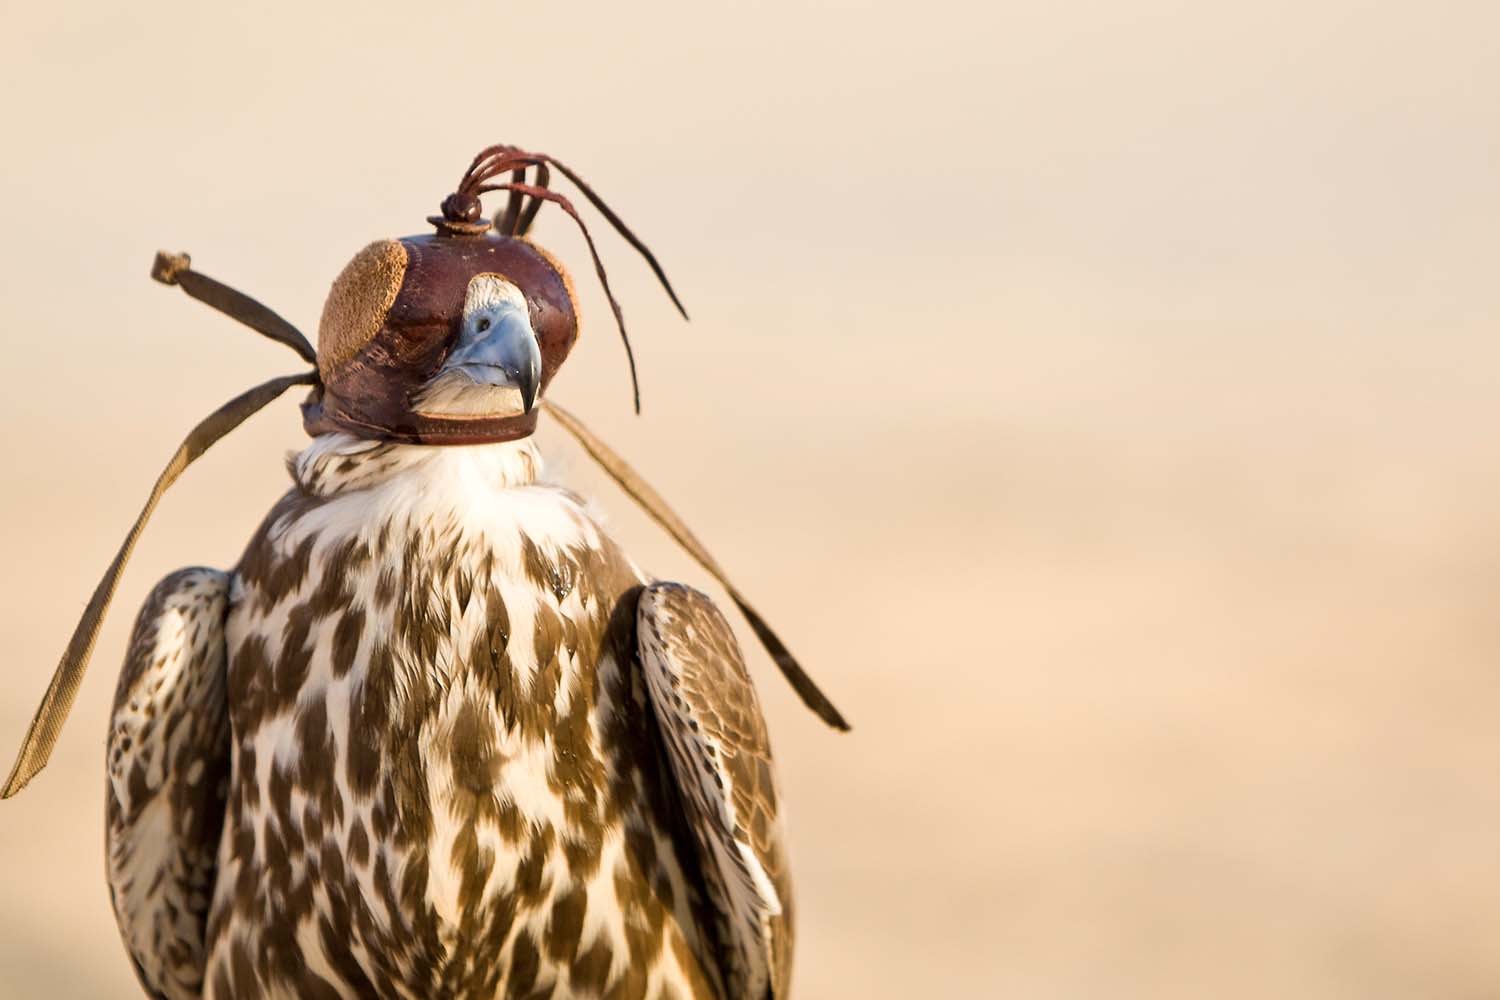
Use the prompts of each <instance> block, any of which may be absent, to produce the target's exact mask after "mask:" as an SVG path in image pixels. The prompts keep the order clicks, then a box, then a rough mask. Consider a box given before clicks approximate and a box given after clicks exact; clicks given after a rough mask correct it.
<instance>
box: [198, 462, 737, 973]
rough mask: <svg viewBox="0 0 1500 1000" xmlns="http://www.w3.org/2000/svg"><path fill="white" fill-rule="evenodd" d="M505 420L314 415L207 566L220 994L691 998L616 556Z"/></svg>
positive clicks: (624, 572) (693, 962) (681, 852)
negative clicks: (490, 434) (337, 423)
mask: <svg viewBox="0 0 1500 1000" xmlns="http://www.w3.org/2000/svg"><path fill="white" fill-rule="evenodd" d="M538 465H539V460H538V457H537V453H536V451H535V449H534V447H533V446H532V444H531V443H530V441H529V440H523V441H519V442H514V443H505V444H495V445H486V446H480V447H467V448H441V447H426V446H418V445H400V444H391V443H383V444H381V443H373V442H369V441H360V440H357V439H354V438H351V437H347V436H344V435H341V434H330V435H324V436H323V437H321V438H319V439H317V441H316V442H315V443H314V444H313V445H312V446H311V447H310V448H309V449H308V450H307V451H305V452H304V453H303V454H302V455H300V456H299V457H298V458H297V459H296V460H295V461H294V463H293V466H292V470H293V475H294V478H295V480H296V483H297V487H296V489H294V490H293V491H291V492H289V493H288V494H287V496H286V497H285V498H283V500H282V501H281V502H280V503H279V504H278V505H277V506H276V508H275V509H274V510H273V511H272V512H271V514H270V515H269V516H268V517H267V519H266V521H265V523H264V525H263V526H262V528H261V529H260V530H259V532H258V533H257V534H256V536H255V538H254V539H253V540H252V541H251V543H250V545H249V548H248V549H247V551H246V553H245V556H244V558H243V560H242V562H241V564H240V566H239V567H238V570H237V573H236V576H235V578H234V580H233V582H232V584H231V587H230V599H229V613H228V617H227V621H226V626H225V635H226V639H227V642H226V646H227V649H228V653H229V665H228V695H229V698H228V700H229V705H230V718H231V724H232V735H231V742H232V773H231V779H230V790H229V799H228V804H227V805H228V808H227V812H226V819H225V830H224V835H223V838H222V842H221V850H220V856H219V866H220V871H219V875H218V880H217V889H216V893H215V897H214V900H213V905H212V912H211V916H210V919H209V926H208V941H207V948H208V950H209V955H208V962H207V968H206V984H207V985H208V987H209V988H210V991H211V993H213V994H217V995H221V996H231V995H232V996H262V995H284V996H308V995H323V994H322V993H319V992H317V991H318V990H323V991H324V992H328V991H329V990H331V991H332V993H330V994H329V995H344V996H364V995H370V994H378V995H381V996H411V997H431V996H475V997H478V996H484V997H491V996H527V995H531V993H532V992H533V990H535V991H536V992H539V993H541V994H542V995H556V996H569V995H584V996H592V995H605V994H606V991H608V990H609V989H610V988H611V987H614V988H618V989H619V991H620V993H621V995H629V996H641V995H652V996H654V995H658V994H661V995H673V994H675V995H686V996H700V995H701V996H709V995H713V994H714V993H716V992H717V987H716V986H714V985H711V984H713V983H716V982H717V977H718V975H719V973H718V971H717V969H716V967H715V965H714V962H713V960H712V958H711V955H712V950H711V949H712V945H711V942H710V941H708V940H707V939H706V937H705V934H704V933H701V932H700V931H698V930H697V928H699V927H701V926H705V922H704V921H702V920H701V916H702V907H703V905H704V901H703V900H702V898H701V893H700V892H699V891H698V890H697V888H696V887H697V886H698V885H699V884H700V883H701V877H700V876H699V875H698V874H697V869H696V864H697V862H696V860H695V859H693V858H692V856H691V855H692V847H691V842H690V841H687V840H685V839H684V837H683V830H684V827H683V825H682V822H681V819H680V815H679V813H680V810H679V807H678V805H677V802H676V800H675V798H674V793H672V792H671V791H669V784H668V780H669V779H667V777H666V775H665V773H664V772H665V769H666V766H667V765H666V763H665V761H664V760H663V758H662V756H661V754H662V750H661V748H660V740H659V736H658V733H657V730H656V725H655V721H654V719H653V716H652V713H651V710H650V708H649V705H648V703H647V692H646V690H645V682H644V680H643V679H642V676H641V673H640V669H639V665H638V662H637V657H636V653H635V649H636V645H635V610H636V604H635V597H636V595H638V593H639V588H640V585H641V584H642V583H643V579H642V577H641V575H640V574H639V572H638V571H637V570H636V569H635V567H634V566H633V565H632V564H631V563H630V561H629V560H628V559H627V558H626V557H625V556H624V555H623V553H621V551H620V550H619V548H618V547H617V546H616V545H615V544H614V543H613V542H612V541H611V540H610V539H609V538H608V537H606V536H605V535H604V533H603V532H602V530H601V529H600V527H599V525H598V524H597V523H596V522H595V521H594V519H593V518H592V517H590V516H589V514H588V513H587V511H586V510H585V508H584V506H583V504H582V502H581V501H580V500H579V499H578V498H577V497H576V496H574V495H573V494H571V493H569V492H567V491H565V490H562V489H559V488H556V487H551V486H544V485H538V484H536V483H535V481H534V478H535V470H536V468H537V466H538Z"/></svg>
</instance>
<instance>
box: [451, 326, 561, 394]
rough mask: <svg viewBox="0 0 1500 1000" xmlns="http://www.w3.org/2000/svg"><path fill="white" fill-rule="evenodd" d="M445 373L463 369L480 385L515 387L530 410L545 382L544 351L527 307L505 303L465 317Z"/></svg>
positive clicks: (462, 370) (465, 373) (463, 371)
mask: <svg viewBox="0 0 1500 1000" xmlns="http://www.w3.org/2000/svg"><path fill="white" fill-rule="evenodd" d="M443 372H444V374H446V373H448V372H462V373H463V374H464V375H466V376H468V377H469V378H470V379H471V380H472V381H474V382H475V383H477V384H479V385H490V386H496V387H498V388H513V389H515V390H516V391H517V392H519V393H520V395H521V403H522V405H523V406H524V407H525V410H524V412H526V413H530V412H531V408H532V407H533V406H535V405H536V394H537V391H538V390H539V389H540V387H541V383H542V351H541V348H540V347H538V346H537V342H536V331H534V330H532V328H531V317H530V315H529V314H528V312H527V310H526V309H525V308H524V307H522V306H518V305H516V304H514V303H511V302H502V303H499V304H497V305H495V306H492V307H490V308H487V309H483V310H480V311H479V312H478V313H476V314H475V315H473V316H469V317H467V318H465V320H464V327H463V329H462V330H461V331H460V333H459V342H458V346H457V347H456V348H454V350H453V353H452V354H450V355H448V360H447V361H446V362H445V363H444V365H443Z"/></svg>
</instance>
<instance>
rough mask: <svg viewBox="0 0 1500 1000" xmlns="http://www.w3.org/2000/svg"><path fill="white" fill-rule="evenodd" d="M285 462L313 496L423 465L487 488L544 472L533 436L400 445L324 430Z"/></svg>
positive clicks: (526, 482) (355, 487) (516, 482)
mask: <svg viewBox="0 0 1500 1000" xmlns="http://www.w3.org/2000/svg"><path fill="white" fill-rule="evenodd" d="M287 467H288V469H289V471H290V472H291V474H292V479H294V480H295V481H296V483H297V485H298V486H299V487H300V488H301V489H302V490H303V492H305V493H309V494H312V495H313V496H334V495H336V494H339V493H345V492H349V491H351V490H361V489H367V488H369V487H371V486H375V485H377V484H379V483H382V482H385V481H386V480H388V479H390V478H391V477H392V476H395V475H398V474H403V473H408V472H415V471H417V470H422V471H424V472H430V473H431V474H433V475H436V476H440V477H443V478H453V479H458V480H466V481H469V482H472V483H473V484H474V485H475V486H484V487H487V488H488V489H492V490H493V489H507V488H510V487H516V486H530V485H531V484H533V483H535V482H536V481H537V478H538V476H540V474H541V471H542V456H541V453H540V452H539V451H538V450H537V447H536V444H535V442H533V441H532V439H531V438H529V437H527V438H521V439H520V440H518V441H502V442H498V443H496V444H476V445H422V444H400V443H397V442H393V441H368V440H365V439H363V438H357V437H354V436H353V435H350V434H343V433H334V434H321V435H319V436H318V437H317V438H315V439H314V440H313V443H312V444H310V445H308V446H307V447H306V448H304V449H303V450H302V451H301V452H299V453H297V454H295V455H292V456H289V457H288V460H287Z"/></svg>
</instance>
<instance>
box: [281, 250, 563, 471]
mask: <svg viewBox="0 0 1500 1000" xmlns="http://www.w3.org/2000/svg"><path fill="white" fill-rule="evenodd" d="M480 274H498V275H500V276H501V277H503V278H505V279H506V280H508V281H509V282H511V283H512V284H514V285H515V286H516V287H517V288H519V289H520V290H521V292H522V294H523V295H524V296H525V297H526V302H527V305H528V306H529V308H530V313H531V324H532V329H533V330H534V331H535V332H536V336H537V345H538V347H539V348H540V349H541V355H542V379H541V392H542V393H545V392H546V389H547V386H548V385H549V384H550V383H551V381H552V378H553V376H555V375H556V374H557V370H558V368H560V367H561V366H562V363H563V361H564V360H565V359H566V358H567V356H568V353H569V352H570V351H571V350H572V349H573V344H574V342H575V341H577V339H578V313H577V306H576V304H575V301H574V298H573V294H572V288H571V283H570V281H569V279H568V276H567V274H566V273H565V272H564V271H563V270H562V267H561V265H559V264H558V263H557V262H556V261H555V260H553V259H551V257H550V256H549V255H548V254H546V253H545V252H544V251H542V250H541V249H539V248H538V247H536V246H535V245H533V244H532V243H530V242H529V241H528V240H526V239H524V238H522V237H517V236H501V235H497V234H495V233H493V232H481V233H460V232H452V231H447V230H442V231H439V232H438V233H435V234H433V235H428V236H408V237H405V238H402V239H400V240H386V241H382V242H378V243H374V244H371V245H370V246H369V247H367V248H366V249H365V250H363V251H361V252H360V253H359V254H358V255H356V256H355V258H354V259H353V260H352V261H350V262H349V265H348V266H347V267H345V268H344V271H343V273H341V274H340V275H339V277H338V279H337V280H336V281H335V282H334V284H333V289H332V290H331V291H330V293H329V296H328V303H327V305H326V306H325V308H324V311H323V320H322V323H321V324H320V326H319V331H318V369H319V374H320V375H321V377H322V382H323V385H322V389H321V391H317V392H314V393H313V395H312V397H311V398H309V400H308V401H307V402H306V403H304V404H303V425H304V427H305V428H306V429H307V432H308V433H309V434H314V435H316V434H321V433H324V432H326V431H331V430H343V431H347V432H349V433H351V434H355V435H357V436H359V437H379V438H385V439H391V440H397V441H412V442H420V443H424V444H474V443H480V442H485V441H507V440H513V439H515V438H521V437H525V436H527V435H528V434H530V433H532V431H533V430H535V429H536V411H535V410H533V411H532V412H531V413H527V414H524V415H520V416H507V417H476V418H451V417H430V416H423V415H421V414H418V413H415V412H413V410H412V397H413V395H414V394H415V393H416V392H417V391H418V390H419V389H420V388H421V387H422V386H423V385H425V384H426V383H427V380H428V379H430V378H431V377H432V376H433V375H434V374H436V373H437V371H438V369H439V368H441V367H442V364H443V361H444V359H445V358H446V357H447V355H448V352H449V351H450V350H452V348H453V346H454V343H455V341H456V339H457V336H458V326H459V322H460V319H461V315H462V310H463V304H464V294H465V291H466V290H467V288H468V286H469V282H470V280H472V279H473V278H474V277H475V276H476V275H480Z"/></svg>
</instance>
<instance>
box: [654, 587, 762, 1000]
mask: <svg viewBox="0 0 1500 1000" xmlns="http://www.w3.org/2000/svg"><path fill="white" fill-rule="evenodd" d="M636 621H637V631H638V637H639V639H638V641H639V644H640V653H641V662H642V665H643V667H644V671H645V675H646V684H647V689H648V690H649V691H650V695H651V702H652V705H653V707H654V709H655V711H656V716H657V720H658V722H659V724H660V728H661V731H662V736H663V741H664V742H665V744H666V750H667V757H668V759H669V761H670V764H671V769H672V773H673V776H674V777H675V778H676V782H677V787H678V789H679V791H680V792H681V799H682V802H683V806H684V808H685V809H686V810H687V813H688V817H687V818H688V823H689V826H690V827H691V828H692V830H693V833H694V837H695V839H696V841H697V846H698V851H699V860H700V862H701V867H702V870H703V874H704V879H705V881H706V883H707V886H706V888H707V890H708V898H709V900H710V902H711V903H712V904H713V907H714V909H715V911H716V912H717V914H718V918H719V926H718V928H717V932H718V933H717V937H718V939H719V941H720V943H721V945H722V947H723V950H724V955H723V963H724V972H725V976H726V979H727V980H728V983H729V986H730V989H729V995H730V996H733V997H750V998H753V1000H765V998H768V997H774V998H777V1000H782V998H785V996H786V991H787V983H788V980H789V979H790V973H791V951H792V913H791V910H792V901H791V880H790V877H789V873H788V870H787V861H786V853H785V849H784V846H783V843H782V832H781V822H780V819H779V816H778V803H777V793H776V780H775V774H774V772H773V770H772V762H771V745H770V740H769V739H768V738H767V735H766V724H765V719H764V718H763V717H762V715H761V711H760V703H759V700H758V699H757V698H756V696H755V688H754V686H753V685H752V684H751V682H750V675H749V674H748V673H747V672H746V670H745V661H744V658H743V657H742V656H741V655H740V649H739V644H738V643H737V642H736V641H735V638H734V633H733V631H732V630H731V629H730V627H729V623H728V622H726V621H725V620H724V616H723V615H722V614H720V613H719V610H718V609H717V608H715V607H714V605H713V602H712V601H710V600H709V598H708V597H707V595H705V594H702V593H700V592H698V591H696V590H693V589H691V588H689V587H684V586H682V585H680V584H673V583H658V584H654V585H653V586H650V587H648V588H646V590H645V591H644V592H643V594H642V596H641V600H640V605H639V608H638V610H637V614H636Z"/></svg>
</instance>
